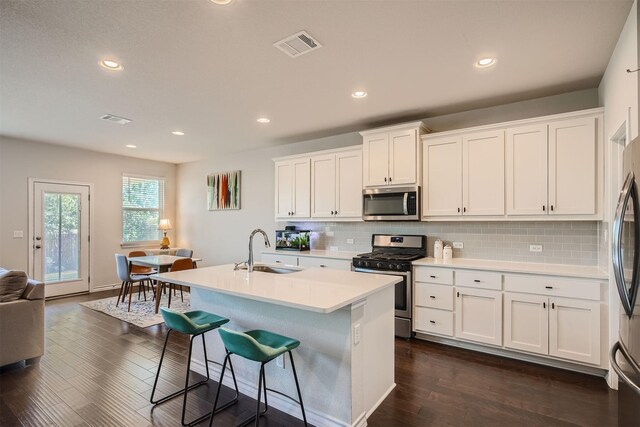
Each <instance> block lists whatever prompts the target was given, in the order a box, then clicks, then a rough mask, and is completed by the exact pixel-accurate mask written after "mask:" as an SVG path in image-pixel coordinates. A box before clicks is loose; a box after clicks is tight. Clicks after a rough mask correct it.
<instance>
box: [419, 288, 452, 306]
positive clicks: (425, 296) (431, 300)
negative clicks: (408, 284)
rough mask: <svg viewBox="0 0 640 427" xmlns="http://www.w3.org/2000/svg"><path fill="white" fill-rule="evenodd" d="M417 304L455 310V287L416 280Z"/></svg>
mask: <svg viewBox="0 0 640 427" xmlns="http://www.w3.org/2000/svg"><path fill="white" fill-rule="evenodd" d="M416 305H418V306H422V307H430V308H439V309H441V310H453V287H452V286H448V285H435V284H433V283H422V282H416Z"/></svg>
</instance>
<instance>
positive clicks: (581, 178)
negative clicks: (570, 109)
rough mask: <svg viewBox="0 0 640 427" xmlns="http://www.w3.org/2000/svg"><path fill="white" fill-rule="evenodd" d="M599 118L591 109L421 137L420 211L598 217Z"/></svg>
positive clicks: (427, 215) (430, 215)
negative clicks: (460, 190) (421, 188)
mask: <svg viewBox="0 0 640 427" xmlns="http://www.w3.org/2000/svg"><path fill="white" fill-rule="evenodd" d="M602 120H603V117H602V109H600V108H598V109H593V110H587V111H578V112H575V113H565V114H558V115H555V116H547V117H540V118H535V119H526V120H519V121H514V122H509V123H500V124H496V125H488V126H480V127H477V128H470V129H460V130H455V131H449V132H442V133H441V134H438V133H436V134H430V135H425V136H423V137H422V141H423V148H422V149H423V166H424V169H423V172H422V176H423V184H422V186H423V218H424V219H426V220H448V219H451V220H452V219H458V220H464V219H465V218H470V217H476V219H480V218H481V217H484V218H486V219H489V220H495V219H503V220H505V219H506V220H509V219H513V220H523V219H535V220H538V219H545V220H554V219H555V220H559V219H562V220H598V219H602V201H603V198H604V194H603V192H604V183H603V177H604V174H603V164H604V161H603V143H602V141H603V135H602V130H603V126H602ZM457 150H461V154H458V151H457ZM456 157H458V158H461V159H462V160H461V161H462V167H459V166H458V165H457V164H456ZM458 179H461V180H462V185H461V188H462V195H461V202H458V201H457V200H458V198H459V197H460V195H459V193H458V190H457V188H459V187H458ZM458 209H461V212H458ZM470 219H471V218H470Z"/></svg>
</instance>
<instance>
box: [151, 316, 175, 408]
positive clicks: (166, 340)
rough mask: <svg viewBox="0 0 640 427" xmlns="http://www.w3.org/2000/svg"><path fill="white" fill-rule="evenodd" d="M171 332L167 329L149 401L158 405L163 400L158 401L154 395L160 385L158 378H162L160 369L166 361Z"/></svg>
mask: <svg viewBox="0 0 640 427" xmlns="http://www.w3.org/2000/svg"><path fill="white" fill-rule="evenodd" d="M170 334H171V329H169V330H168V331H167V337H166V338H165V339H164V346H162V355H161V356H160V363H158V371H157V372H156V379H155V381H154V382H153V388H152V389H151V397H150V398H149V402H151V403H153V404H154V405H157V404H158V403H160V402H161V401H160V400H158V401H156V402H154V401H153V395H154V394H155V393H156V386H157V385H158V378H160V369H161V368H162V362H163V361H164V352H165V351H166V350H167V343H168V342H169V335H170Z"/></svg>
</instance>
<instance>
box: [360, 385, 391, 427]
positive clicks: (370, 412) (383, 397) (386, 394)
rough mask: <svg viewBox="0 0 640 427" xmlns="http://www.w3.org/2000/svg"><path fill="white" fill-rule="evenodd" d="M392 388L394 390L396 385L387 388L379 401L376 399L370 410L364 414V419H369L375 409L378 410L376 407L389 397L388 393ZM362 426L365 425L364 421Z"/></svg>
mask: <svg viewBox="0 0 640 427" xmlns="http://www.w3.org/2000/svg"><path fill="white" fill-rule="evenodd" d="M394 388H396V383H393V384H392V385H391V387H389V388H388V389H387V391H385V392H384V394H383V395H382V397H380V399H378V401H377V402H376V403H375V404H374V405H373V406H372V407H371V409H369V410H368V411H367V413H366V414H365V415H366V418H369V417H370V416H371V414H373V413H374V412H375V411H376V409H378V406H380V404H381V403H382V402H383V401H384V400H385V399H386V398H387V396H389V393H391V392H392V391H393V389H394ZM364 425H365V426H366V425H367V424H366V420H365V424H364Z"/></svg>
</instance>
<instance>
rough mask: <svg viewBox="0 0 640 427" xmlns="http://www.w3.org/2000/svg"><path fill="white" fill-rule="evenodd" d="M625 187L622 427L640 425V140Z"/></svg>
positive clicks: (616, 264) (618, 258)
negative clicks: (639, 296) (639, 299)
mask: <svg viewBox="0 0 640 427" xmlns="http://www.w3.org/2000/svg"><path fill="white" fill-rule="evenodd" d="M623 165H624V166H623V168H624V174H623V176H624V177H625V178H624V184H623V185H622V189H621V190H620V195H619V198H618V206H617V208H616V215H615V219H614V222H613V236H612V245H613V248H612V249H613V255H612V262H613V272H614V276H615V280H616V285H617V288H618V294H619V297H620V298H619V301H620V306H621V308H620V336H619V340H618V342H616V343H615V344H614V345H613V347H612V348H611V351H610V355H609V358H610V360H611V366H612V367H613V369H614V371H616V373H617V374H618V376H619V377H620V381H619V383H618V384H619V389H618V425H620V426H638V425H640V301H638V292H639V289H638V288H639V283H638V282H639V281H640V222H639V220H640V207H639V205H640V200H639V196H640V194H639V193H638V191H639V187H640V138H636V139H635V140H633V141H632V142H631V143H630V144H629V145H628V146H627V147H626V148H625V149H624V161H623Z"/></svg>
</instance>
